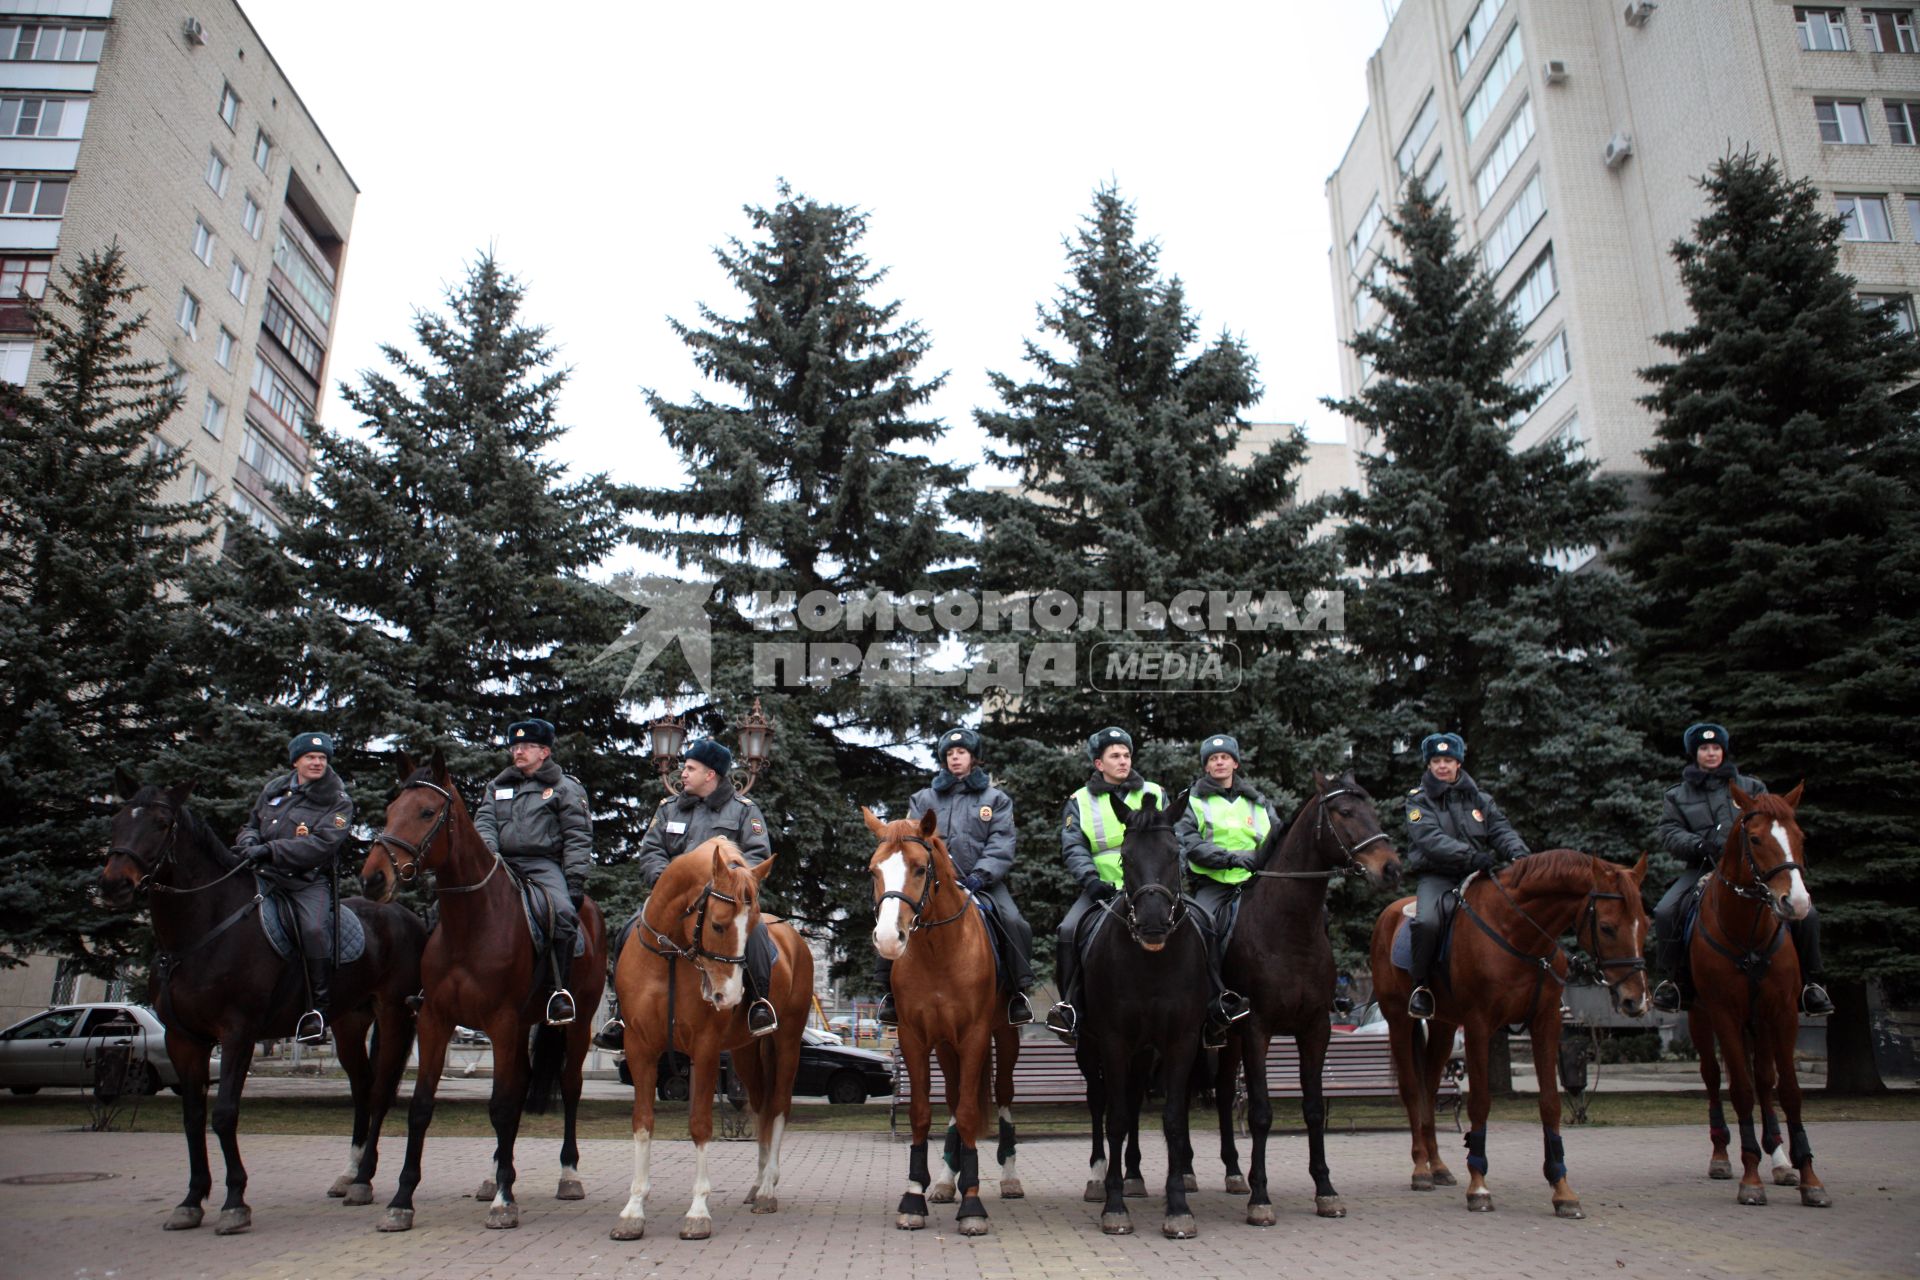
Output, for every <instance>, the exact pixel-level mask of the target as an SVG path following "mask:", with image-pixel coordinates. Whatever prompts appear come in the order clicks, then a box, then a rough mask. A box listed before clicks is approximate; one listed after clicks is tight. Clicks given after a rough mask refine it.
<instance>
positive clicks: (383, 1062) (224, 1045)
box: [100, 773, 427, 1236]
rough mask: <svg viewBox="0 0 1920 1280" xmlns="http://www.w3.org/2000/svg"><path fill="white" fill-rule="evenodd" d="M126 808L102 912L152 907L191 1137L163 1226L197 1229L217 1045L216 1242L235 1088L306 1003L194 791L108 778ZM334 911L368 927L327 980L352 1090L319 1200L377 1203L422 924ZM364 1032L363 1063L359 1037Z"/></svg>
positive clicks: (234, 1177)
mask: <svg viewBox="0 0 1920 1280" xmlns="http://www.w3.org/2000/svg"><path fill="white" fill-rule="evenodd" d="M118 782H119V789H120V794H121V796H122V798H123V799H124V800H125V802H126V803H125V804H124V805H122V807H121V809H120V811H119V812H118V813H116V814H115V815H114V817H113V828H112V841H113V844H112V850H111V852H110V853H109V854H108V856H107V865H106V867H105V868H104V869H103V870H102V871H101V873H100V896H101V898H102V899H103V900H104V901H105V902H106V903H107V905H108V906H110V907H116V908H125V907H127V906H129V905H131V904H132V903H133V901H134V899H135V896H136V894H138V893H141V892H145V893H147V894H148V895H150V896H149V899H148V901H149V903H150V906H151V910H152V912H153V934H154V940H155V942H156V943H157V944H158V948H159V949H158V951H157V952H156V954H155V956H154V966H153V977H152V985H151V988H150V994H149V1000H150V1002H151V1003H152V1005H153V1007H154V1010H155V1011H156V1012H157V1013H158V1014H159V1016H160V1021H161V1022H162V1023H163V1024H164V1025H165V1026H166V1029H167V1056H168V1057H169V1058H171V1059H172V1060H173V1067H174V1070H175V1071H177V1072H178V1073H179V1076H180V1093H181V1100H182V1106H181V1121H182V1123H183V1125H184V1127H185V1129H186V1134H187V1160H188V1167H189V1173H188V1176H187V1196H186V1199H184V1200H182V1201H181V1202H180V1203H179V1205H178V1206H176V1207H175V1209H174V1211H173V1216H172V1217H170V1218H168V1219H167V1222H166V1229H167V1230H169V1231H180V1230H185V1229H188V1228H191V1227H197V1226H199V1225H200V1220H201V1217H202V1209H201V1203H202V1202H203V1201H204V1200H205V1199H206V1198H207V1192H208V1191H210V1190H211V1189H212V1186H213V1170H212V1167H211V1166H210V1165H209V1164H208V1163H207V1085H208V1081H209V1078H210V1075H211V1068H210V1059H211V1055H212V1052H213V1048H214V1046H215V1045H218V1046H219V1047H220V1093H219V1097H218V1099H217V1100H216V1101H215V1102H214V1104H213V1131H214V1133H215V1134H217V1135H218V1136H219V1138H220V1152H221V1154H222V1155H223V1156H224V1157H225V1158H226V1165H227V1198H226V1202H225V1203H224V1204H222V1205H221V1207H220V1221H219V1224H218V1225H217V1226H216V1227H215V1228H214V1231H215V1233H216V1234H218V1235H223V1236H224V1235H231V1234H233V1233H234V1232H237V1231H245V1230H246V1229H247V1228H248V1227H249V1226H251V1225H252V1223H253V1211H252V1210H251V1209H249V1208H248V1207H247V1201H246V1192H247V1171H246V1168H245V1166H244V1165H242V1164H241V1163H240V1142H239V1137H238V1129H239V1121H240V1092H241V1090H242V1089H243V1088H245V1087H246V1080H247V1069H248V1067H250V1066H251V1065H252V1063H253V1046H254V1042H255V1041H256V1040H275V1039H280V1038H282V1037H285V1036H290V1035H292V1034H293V1028H294V1023H295V1022H297V1021H298V1020H299V1017H300V1014H301V1013H302V1012H303V1011H304V1010H305V1009H306V1008H307V1003H308V1002H307V1000H306V979H305V975H304V973H303V972H302V970H301V966H300V964H299V963H298V962H297V961H295V962H289V961H285V960H282V959H281V958H280V956H279V955H278V953H276V952H275V951H274V949H273V944H272V943H270V942H268V941H267V935H266V930H265V928H264V927H263V926H262V924H261V922H260V900H259V898H258V897H257V896H256V893H257V891H256V889H255V885H254V878H253V876H252V875H251V874H249V873H248V871H247V863H246V862H245V860H243V859H239V858H236V857H234V856H233V854H232V852H231V851H230V850H229V849H228V847H227V842H226V841H225V840H223V839H221V838H220V837H219V835H217V834H216V833H215V832H214V830H213V828H211V827H209V826H208V825H207V824H206V823H205V822H203V821H202V820H201V819H200V817H199V815H197V814H195V813H194V812H193V810H192V809H190V808H188V807H187V797H188V796H189V795H191V794H192V792H193V784H192V783H191V782H185V783H182V784H180V785H179V786H176V787H172V788H168V789H164V790H163V789H162V788H160V787H154V786H144V787H143V786H140V785H139V784H137V783H135V782H134V781H133V780H132V779H131V778H129V777H128V776H127V775H126V774H125V773H121V774H119V775H118ZM340 905H341V907H342V908H343V909H345V910H348V911H351V912H353V913H354V914H355V915H356V916H358V917H359V918H360V921H361V923H362V924H364V925H365V926H366V935H367V944H366V951H365V952H364V953H363V954H362V955H361V957H360V958H359V959H358V960H355V961H354V962H353V963H352V964H346V965H341V966H339V967H338V969H337V970H336V973H335V977H334V981H333V1011H332V1013H331V1014H330V1015H329V1018H330V1020H331V1022H332V1023H333V1039H334V1050H335V1052H336V1053H338V1055H339V1057H340V1065H341V1066H342V1067H343V1068H345V1070H346V1073H347V1081H348V1084H349V1087H350V1088H351V1089H352V1091H353V1146H352V1151H351V1153H350V1155H349V1157H348V1160H347V1172H346V1173H345V1174H343V1175H341V1177H340V1178H338V1179H337V1180H336V1181H335V1182H334V1184H333V1187H332V1189H331V1190H329V1192H328V1194H329V1195H333V1196H340V1197H342V1198H344V1199H345V1201H346V1203H348V1204H354V1205H362V1204H372V1203H373V1186H372V1182H373V1172H374V1166H375V1164H376V1163H377V1162H378V1155H379V1142H380V1125H381V1122H382V1121H383V1120H384V1119H385V1118H386V1114H387V1108H388V1107H389V1106H391V1105H392V1104H393V1098H394V1094H395V1092H396V1091H397V1090H398V1088H399V1085H400V1077H401V1074H402V1073H403V1072H404V1071H405V1070H406V1066H407V1054H408V1051H409V1050H411V1049H412V1047H413V1012H412V1010H410V1009H409V1008H408V1007H407V1003H406V1000H407V997H408V996H410V995H412V994H413V993H414V992H415V991H416V990H418V989H419V986H420V950H421V948H422V947H423V946H425V945H426V938H427V931H426V927H425V926H424V925H422V924H421V923H420V918H419V917H418V916H416V915H414V914H413V913H412V912H411V911H407V910H405V909H404V908H401V907H390V906H383V905H381V904H379V903H374V902H369V901H367V900H366V899H364V898H348V899H347V900H346V901H344V902H342V903H341V904H340ZM369 1027H371V1028H372V1029H373V1047H372V1050H371V1055H372V1056H371V1059H370V1058H369V1050H368V1047H367V1031H368V1028H369Z"/></svg>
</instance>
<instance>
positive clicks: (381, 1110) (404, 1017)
mask: <svg viewBox="0 0 1920 1280" xmlns="http://www.w3.org/2000/svg"><path fill="white" fill-rule="evenodd" d="M412 1048H413V1010H411V1009H409V1008H407V1007H406V1005H405V1004H403V1003H402V1002H401V1000H400V999H399V998H398V997H395V998H392V999H382V1000H380V1001H379V1002H378V1003H376V1004H375V1006H374V1027H373V1074H372V1084H371V1086H370V1088H369V1089H368V1104H369V1105H368V1113H367V1133H366V1139H365V1141H364V1142H362V1143H361V1145H360V1147H359V1156H360V1164H359V1168H358V1169H356V1170H355V1171H354V1174H353V1177H352V1179H351V1181H350V1183H349V1185H348V1186H347V1189H346V1192H345V1198H344V1199H343V1200H342V1201H341V1203H342V1204H347V1205H368V1204H372V1203H373V1174H374V1170H375V1169H376V1168H377V1167H378V1166H379V1163H380V1130H381V1127H382V1126H383V1125H385V1124H386V1120H387V1111H388V1109H389V1108H390V1107H392V1106H393V1100H394V1098H395V1097H396V1096H398V1094H399V1092H400V1080H401V1078H402V1077H403V1076H404V1075H405V1074H406V1071H407V1057H408V1055H409V1053H410V1052H411V1050H412Z"/></svg>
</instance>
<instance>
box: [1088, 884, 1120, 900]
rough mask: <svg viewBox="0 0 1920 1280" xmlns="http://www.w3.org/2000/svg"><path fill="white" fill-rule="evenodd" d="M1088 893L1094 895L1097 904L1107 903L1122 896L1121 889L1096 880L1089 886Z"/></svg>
mask: <svg viewBox="0 0 1920 1280" xmlns="http://www.w3.org/2000/svg"><path fill="white" fill-rule="evenodd" d="M1087 892H1088V893H1090V894H1092V895H1093V900H1094V901H1095V902H1106V901H1108V900H1109V899H1112V898H1117V897H1119V896H1120V887H1119V886H1118V885H1114V884H1109V883H1107V882H1106V881H1105V880H1101V879H1097V878H1096V879H1095V880H1094V882H1093V883H1092V884H1090V885H1088V886H1087Z"/></svg>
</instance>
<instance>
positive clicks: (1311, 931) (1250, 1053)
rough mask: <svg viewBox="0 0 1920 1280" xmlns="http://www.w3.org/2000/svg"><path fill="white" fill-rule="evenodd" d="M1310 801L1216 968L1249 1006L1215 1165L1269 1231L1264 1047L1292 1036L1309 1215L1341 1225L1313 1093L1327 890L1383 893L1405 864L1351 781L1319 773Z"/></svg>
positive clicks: (1265, 869) (1231, 1070) (1243, 910)
mask: <svg viewBox="0 0 1920 1280" xmlns="http://www.w3.org/2000/svg"><path fill="white" fill-rule="evenodd" d="M1313 792H1314V793H1313V795H1312V796H1311V797H1309V798H1308V800H1307V802H1306V803H1305V804H1303V805H1301V806H1300V811H1299V813H1297V814H1295V815H1294V819H1293V822H1292V824H1291V825H1290V826H1288V827H1287V828H1286V834H1285V835H1284V836H1281V835H1279V833H1277V832H1276V833H1275V835H1273V836H1269V837H1268V839H1267V844H1266V847H1265V848H1264V849H1263V850H1262V851H1261V858H1260V864H1259V866H1258V867H1256V868H1255V870H1254V873H1253V879H1251V880H1249V881H1247V882H1246V887H1245V888H1244V889H1243V890H1242V891H1241V894H1240V917H1239V923H1238V925H1236V926H1235V928H1234V931H1233V937H1232V939H1231V941H1230V942H1229V944H1228V947H1227V954H1226V962H1225V964H1224V965H1223V967H1222V968H1223V976H1224V977H1225V979H1226V984H1227V986H1228V987H1229V988H1231V989H1232V990H1234V991H1238V992H1239V993H1240V994H1241V995H1243V996H1245V997H1246V998H1247V1002H1248V1004H1249V1005H1250V1006H1251V1010H1252V1012H1251V1013H1250V1014H1249V1015H1248V1016H1247V1017H1245V1018H1242V1019H1240V1021H1238V1022H1236V1023H1235V1024H1234V1033H1235V1034H1234V1035H1232V1036H1231V1037H1229V1039H1228V1041H1227V1047H1226V1049H1225V1050H1223V1051H1222V1052H1221V1054H1220V1065H1219V1071H1218V1073H1217V1075H1216V1076H1215V1079H1214V1102H1215V1105H1216V1106H1217V1107H1218V1108H1219V1111H1220V1159H1221V1161H1222V1162H1223V1163H1224V1164H1225V1165H1226V1166H1227V1190H1228V1191H1234V1192H1241V1191H1247V1192H1251V1195H1250V1198H1249V1199H1248V1201H1247V1221H1248V1222H1250V1223H1252V1224H1253V1225H1254V1226H1257V1227H1269V1226H1272V1225H1273V1223H1274V1210H1273V1202H1272V1201H1271V1200H1269V1199H1268V1198H1267V1134H1268V1132H1269V1131H1271V1130H1272V1128H1273V1104H1272V1102H1271V1101H1270V1100H1269V1098H1268V1096H1267V1041H1268V1040H1269V1039H1271V1038H1272V1036H1273V1035H1274V1034H1275V1033H1276V1032H1288V1033H1291V1034H1292V1036H1293V1042H1294V1044H1295V1045H1296V1046H1297V1047H1298V1048H1299V1051H1300V1115H1301V1117H1302V1118H1303V1119H1304V1120H1305V1121H1306V1125H1307V1149H1308V1163H1307V1171H1308V1172H1309V1173H1310V1174H1312V1175H1313V1203H1314V1209H1315V1210H1316V1211H1317V1212H1318V1213H1319V1214H1320V1216H1321V1217H1323V1218H1343V1217H1345V1216H1346V1213H1347V1210H1346V1207H1345V1206H1344V1205H1343V1204H1342V1203H1341V1202H1340V1193H1339V1192H1337V1191H1335V1190H1334V1189H1333V1182H1332V1180H1331V1179H1330V1178H1329V1177H1328V1176H1327V1136H1326V1107H1325V1105H1324V1103H1323V1102H1322V1100H1321V1092H1320V1070H1321V1067H1322V1066H1323V1065H1324V1064H1325V1062H1326V1057H1327V1039H1328V1036H1329V1035H1331V1034H1332V1019H1331V1018H1330V1017H1329V1014H1330V1013H1331V1011H1332V1009H1333V977H1334V974H1333V947H1332V945H1331V944H1330V943H1329V942H1328V940H1327V924H1326V921H1327V883H1328V882H1329V881H1330V880H1332V879H1333V878H1334V877H1335V876H1342V875H1350V876H1364V877H1366V880H1367V882H1368V883H1369V884H1371V885H1373V886H1374V887H1375V888H1381V887H1384V886H1387V885H1392V884H1395V883H1398V881H1399V879H1400V854H1399V852H1398V851H1397V850H1396V849H1394V847H1393V846H1392V845H1391V844H1390V843H1388V841H1387V837H1386V834H1385V833H1384V832H1382V831H1381V830H1380V819H1379V817H1378V815H1376V814H1375V813H1374V810H1373V797H1371V796H1369V795H1368V794H1367V793H1366V792H1365V791H1364V790H1363V789H1362V788H1361V786H1360V784H1359V783H1358V782H1356V781H1354V778H1353V774H1352V773H1350V772H1349V773H1344V774H1341V775H1340V777H1338V778H1336V779H1333V780H1332V781H1329V780H1328V779H1327V777H1326V775H1325V774H1322V773H1321V772H1319V771H1318V770H1315V771H1314V775H1313ZM1242 1062H1244V1063H1245V1064H1246V1075H1247V1129H1248V1131H1249V1133H1251V1134H1252V1137H1253V1155H1252V1161H1251V1162H1252V1166H1253V1178H1252V1181H1251V1184H1249V1182H1248V1181H1247V1179H1245V1178H1244V1177H1242V1175H1241V1173H1240V1153H1239V1151H1238V1149H1236V1147H1235V1146H1234V1141H1233V1102H1234V1075H1235V1073H1236V1072H1237V1071H1239V1069H1240V1066H1241V1063H1242Z"/></svg>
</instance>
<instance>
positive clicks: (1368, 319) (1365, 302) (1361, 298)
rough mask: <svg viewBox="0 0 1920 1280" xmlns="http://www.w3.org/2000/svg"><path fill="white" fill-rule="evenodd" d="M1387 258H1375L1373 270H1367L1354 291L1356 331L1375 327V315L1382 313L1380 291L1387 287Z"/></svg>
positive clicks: (1354, 323) (1354, 322)
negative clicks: (1365, 275) (1365, 276)
mask: <svg viewBox="0 0 1920 1280" xmlns="http://www.w3.org/2000/svg"><path fill="white" fill-rule="evenodd" d="M1387 279H1388V276H1387V260H1386V259H1385V258H1375V259H1374V261H1373V270H1371V271H1369V272H1367V278H1366V279H1364V280H1362V281H1361V282H1360V283H1359V284H1358V285H1357V286H1355V288H1354V291H1353V327H1354V329H1355V331H1356V332H1358V331H1364V330H1367V329H1371V328H1373V322H1374V319H1375V317H1377V316H1378V315H1379V314H1380V296H1379V295H1380V291H1381V290H1382V289H1385V288H1386V287H1387Z"/></svg>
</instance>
